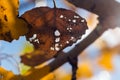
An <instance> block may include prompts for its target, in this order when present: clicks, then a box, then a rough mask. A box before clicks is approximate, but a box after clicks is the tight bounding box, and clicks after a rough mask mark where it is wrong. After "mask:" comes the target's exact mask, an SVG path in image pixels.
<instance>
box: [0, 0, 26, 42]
mask: <svg viewBox="0 0 120 80" xmlns="http://www.w3.org/2000/svg"><path fill="white" fill-rule="evenodd" d="M18 3H19V1H18V0H0V40H6V41H12V40H13V39H18V38H19V36H21V35H24V34H25V33H27V24H26V23H25V21H24V20H22V19H21V18H19V17H18V8H19V4H18Z"/></svg>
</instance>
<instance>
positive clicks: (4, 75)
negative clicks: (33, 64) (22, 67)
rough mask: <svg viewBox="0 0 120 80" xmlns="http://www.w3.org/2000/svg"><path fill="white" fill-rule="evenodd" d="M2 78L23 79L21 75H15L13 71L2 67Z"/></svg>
mask: <svg viewBox="0 0 120 80" xmlns="http://www.w3.org/2000/svg"><path fill="white" fill-rule="evenodd" d="M0 80H21V77H20V76H15V75H14V74H13V73H12V72H11V71H7V70H5V69H4V68H2V67H0Z"/></svg>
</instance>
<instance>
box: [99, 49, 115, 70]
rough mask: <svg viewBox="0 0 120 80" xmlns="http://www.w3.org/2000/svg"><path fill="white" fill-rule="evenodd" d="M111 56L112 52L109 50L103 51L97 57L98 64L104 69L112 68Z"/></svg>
mask: <svg viewBox="0 0 120 80" xmlns="http://www.w3.org/2000/svg"><path fill="white" fill-rule="evenodd" d="M112 56H113V54H112V52H111V51H109V50H105V51H103V52H102V53H101V56H99V58H98V64H99V65H100V66H101V67H103V68H104V69H106V70H113V64H112Z"/></svg>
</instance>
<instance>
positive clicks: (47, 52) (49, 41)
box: [21, 7, 87, 66]
mask: <svg viewBox="0 0 120 80" xmlns="http://www.w3.org/2000/svg"><path fill="white" fill-rule="evenodd" d="M22 18H23V19H25V20H26V22H28V23H29V32H28V33H27V34H26V38H27V40H28V41H30V43H32V44H33V45H34V48H35V51H34V52H33V53H28V54H25V55H23V56H22V57H21V58H22V62H23V63H24V64H27V65H30V66H35V65H38V64H40V63H43V62H44V61H46V60H49V59H51V58H53V56H55V55H57V53H58V52H60V51H61V50H63V49H64V48H65V47H67V46H71V45H72V44H73V43H75V42H76V41H77V40H78V39H80V38H81V36H82V34H84V33H85V30H86V29H87V24H86V21H85V19H83V18H81V17H80V16H79V15H78V14H76V13H75V12H73V11H71V10H66V9H62V8H49V7H38V8H34V9H32V10H30V11H27V12H26V13H24V14H23V15H22Z"/></svg>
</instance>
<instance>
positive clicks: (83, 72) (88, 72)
mask: <svg viewBox="0 0 120 80" xmlns="http://www.w3.org/2000/svg"><path fill="white" fill-rule="evenodd" d="M92 75H93V73H92V69H91V64H90V63H89V62H83V63H81V64H80V65H79V67H78V70H77V76H78V77H88V78H89V77H91V76H92Z"/></svg>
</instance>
